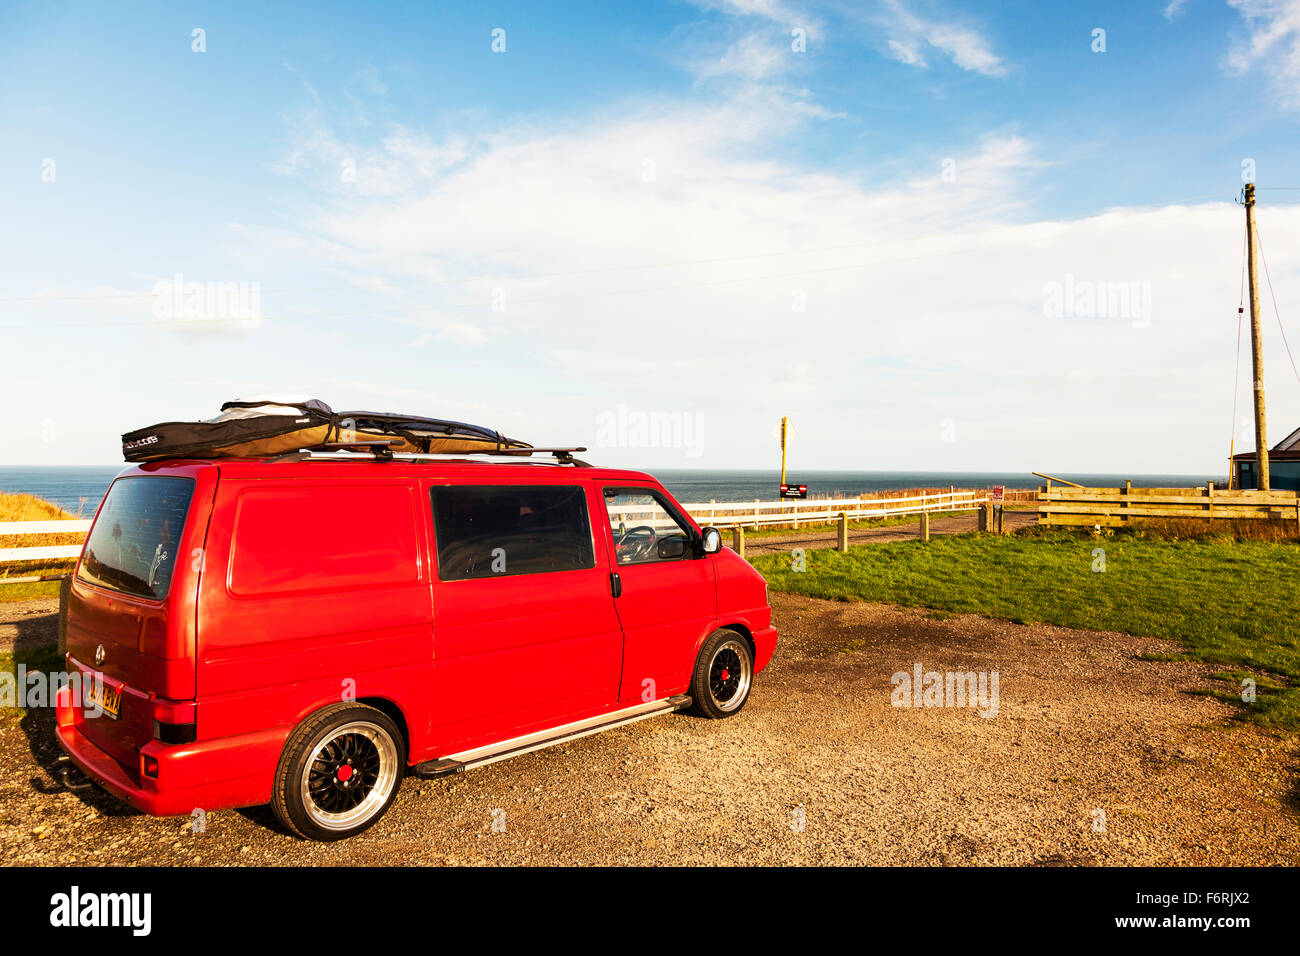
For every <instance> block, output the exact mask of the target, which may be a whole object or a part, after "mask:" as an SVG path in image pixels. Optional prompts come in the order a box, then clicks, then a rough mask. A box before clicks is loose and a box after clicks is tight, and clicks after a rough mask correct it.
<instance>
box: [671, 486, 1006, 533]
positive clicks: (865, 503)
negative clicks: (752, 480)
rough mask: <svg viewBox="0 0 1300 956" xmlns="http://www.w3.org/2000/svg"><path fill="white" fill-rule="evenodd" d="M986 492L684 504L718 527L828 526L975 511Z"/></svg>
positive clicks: (701, 519) (694, 515)
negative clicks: (844, 520) (843, 518)
mask: <svg viewBox="0 0 1300 956" xmlns="http://www.w3.org/2000/svg"><path fill="white" fill-rule="evenodd" d="M987 500H988V499H987V497H985V496H984V494H983V493H982V492H977V491H957V490H955V489H954V490H952V491H940V492H934V493H932V494H928V495H909V496H908V497H904V498H822V499H811V500H799V499H786V500H785V501H759V500H756V501H754V502H753V503H752V504H751V503H749V502H744V501H705V502H692V503H685V502H683V504H682V507H683V508H685V509H686V510H687V511H688V512H690V515H691V517H692V518H694V519H695V520H696V521H697V522H699V523H700V524H701V525H713V527H715V528H737V527H742V528H754V527H760V526H762V525H779V524H788V525H793V526H794V527H796V528H797V527H799V525H801V524H825V523H827V522H831V521H834V520H836V519H837V518H839V516H840V515H841V514H843V515H847V516H848V519H849V520H850V521H862V520H865V519H868V518H889V517H895V516H898V515H913V514H921V513H922V512H931V511H975V510H977V509H978V508H979V507H980V505H982V504H983V503H984V502H985V501H987Z"/></svg>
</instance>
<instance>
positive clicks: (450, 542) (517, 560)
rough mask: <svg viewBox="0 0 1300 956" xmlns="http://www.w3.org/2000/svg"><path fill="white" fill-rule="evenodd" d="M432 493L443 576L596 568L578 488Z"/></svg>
mask: <svg viewBox="0 0 1300 956" xmlns="http://www.w3.org/2000/svg"><path fill="white" fill-rule="evenodd" d="M430 494H431V496H432V502H433V522H434V536H435V538H436V539H437V545H438V577H439V578H440V579H441V580H443V581H464V580H467V579H470V578H492V577H503V576H506V575H512V574H542V573H545V572H549V571H575V570H578V569H580V568H594V567H595V566H596V558H595V551H594V549H593V547H592V541H591V522H590V520H589V519H588V517H587V493H586V491H585V490H584V489H583V488H582V487H580V486H578V487H570V486H557V485H450V486H445V487H441V488H432V489H430Z"/></svg>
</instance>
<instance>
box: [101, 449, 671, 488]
mask: <svg viewBox="0 0 1300 956" xmlns="http://www.w3.org/2000/svg"><path fill="white" fill-rule="evenodd" d="M206 468H219V469H221V470H222V471H223V472H225V473H228V474H229V475H230V476H231V477H247V478H270V477H284V478H321V477H330V478H335V477H337V478H355V477H358V476H364V477H367V478H370V477H379V476H382V475H386V474H387V475H392V474H394V473H401V474H405V475H417V476H439V477H441V476H446V477H449V478H475V479H489V478H493V477H502V476H507V475H508V476H510V477H517V476H519V475H520V474H523V473H525V472H526V471H536V472H537V474H538V476H539V477H540V476H542V475H545V476H546V480H547V481H550V480H554V479H555V478H559V477H563V478H581V479H583V480H586V479H589V478H597V479H600V480H602V481H610V480H613V481H652V482H655V483H656V484H657V483H658V479H656V478H654V477H653V476H652V475H649V474H646V473H645V472H640V471H632V470H629V469H625V468H605V467H601V466H597V465H589V466H584V467H574V466H573V465H566V464H562V463H560V462H557V461H532V460H529V459H517V460H505V461H502V460H492V461H479V460H475V459H471V458H441V459H438V458H434V459H430V458H404V457H394V458H391V459H387V460H379V459H375V458H372V457H369V456H365V457H363V456H348V457H344V456H313V457H310V458H303V459H283V460H278V461H277V460H276V459H274V458H167V459H163V460H160V461H150V462H142V463H140V464H137V465H131V466H129V467H128V468H126V469H125V470H124V471H123V472H122V474H124V475H125V474H146V475H157V474H173V475H188V474H194V473H196V472H198V471H200V470H203V469H206Z"/></svg>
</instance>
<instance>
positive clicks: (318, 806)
mask: <svg viewBox="0 0 1300 956" xmlns="http://www.w3.org/2000/svg"><path fill="white" fill-rule="evenodd" d="M775 646H776V629H775V628H774V627H772V624H771V609H770V608H769V606H768V603H767V587H766V584H765V582H764V581H763V578H762V577H761V576H760V575H759V574H758V573H757V572H756V571H755V570H754V569H753V568H751V567H750V566H749V565H748V564H747V563H746V562H745V561H744V559H742V558H741V557H739V556H738V555H737V554H736V553H735V552H733V551H731V550H729V549H724V548H722V543H721V535H720V534H719V532H718V531H717V529H715V528H704V529H701V528H700V527H699V526H698V525H696V523H695V522H694V521H693V520H691V517H690V515H688V514H686V512H685V511H683V510H682V508H681V506H680V505H679V504H678V503H677V502H676V501H675V500H674V499H673V497H672V495H670V494H669V493H668V492H667V491H666V490H664V488H663V487H662V486H661V485H660V484H659V483H658V482H657V481H655V480H654V479H653V478H651V477H650V476H648V475H645V474H640V473H637V472H632V471H618V470H612V469H605V468H594V467H589V466H584V465H582V464H581V463H576V464H575V463H573V462H572V461H570V462H569V463H567V464H565V463H554V464H551V463H547V464H542V463H536V462H532V461H527V462H524V461H515V462H501V461H491V460H490V461H477V460H466V459H460V460H454V461H429V460H413V459H403V458H398V459H394V460H377V459H374V458H362V457H341V456H338V455H334V456H312V455H310V454H307V453H299V454H298V455H288V456H281V457H280V458H274V459H224V460H216V461H212V460H206V461H200V460H184V461H181V460H170V461H161V462H152V463H149V464H144V465H140V466H138V467H132V468H128V469H126V470H125V471H123V472H122V473H121V474H120V475H119V476H118V477H117V479H116V480H115V481H114V482H113V485H112V487H111V488H110V489H109V492H108V495H107V496H106V497H105V499H104V501H103V503H102V504H101V505H100V508H99V512H98V514H97V515H96V517H95V523H94V526H93V527H92V528H91V531H90V533H89V535H88V536H87V539H86V544H85V547H84V549H83V552H82V555H81V559H80V561H79V562H78V565H77V570H76V574H75V578H74V580H73V583H72V588H71V594H70V597H69V599H68V605H67V666H68V670H69V673H72V674H76V673H78V672H79V673H80V675H81V678H82V684H83V686H90V687H96V686H97V687H98V688H99V690H98V693H96V694H94V695H93V697H91V698H88V697H85V696H82V697H81V698H80V699H78V698H79V695H76V694H73V693H72V692H71V690H70V689H65V691H64V692H63V693H62V694H61V695H60V697H59V701H58V736H59V741H60V743H61V744H62V746H63V748H64V750H66V751H67V753H68V754H69V756H70V757H71V758H72V760H73V761H74V762H75V763H76V765H77V766H78V767H80V768H81V770H83V771H84V772H85V773H87V774H88V775H89V776H90V777H91V778H93V779H94V780H95V781H97V782H98V783H99V784H100V785H101V786H102V787H103V788H105V789H106V790H108V791H109V792H111V793H113V794H115V795H116V796H117V797H119V798H121V799H122V800H125V801H126V802H127V803H129V804H131V805H132V806H134V807H136V808H138V809H140V810H142V811H144V812H146V813H151V814H159V815H163V814H190V813H191V812H192V811H193V810H194V809H195V808H201V809H203V810H205V811H209V810H215V809H221V808H227V807H239V806H251V805H257V804H265V803H268V802H269V803H270V804H271V805H272V806H273V808H274V809H275V812H276V814H277V815H278V817H279V818H280V820H281V821H283V823H284V825H285V826H286V827H288V828H289V829H291V830H292V831H294V832H295V833H297V834H299V835H301V836H304V837H309V838H312V839H317V840H337V839H341V838H343V837H347V836H351V835H353V834H356V833H359V832H361V831H362V830H364V829H366V828H367V827H369V826H370V825H371V824H373V823H374V822H375V821H376V820H378V819H379V817H380V816H381V815H383V813H384V811H385V810H387V808H388V806H389V805H390V804H391V803H392V801H393V799H394V797H395V796H396V794H397V789H398V787H399V786H400V784H401V781H402V778H403V777H404V776H405V775H406V774H407V773H408V772H409V773H414V774H417V775H420V776H425V777H430V776H439V775H443V774H450V773H457V772H459V771H462V770H465V769H468V768H470V767H474V766H479V765H483V764H487V763H492V762H495V761H498V760H503V759H505V758H507V757H511V756H514V755H516V754H522V753H528V752H530V751H533V750H538V749H540V748H542V747H547V746H551V745H553V744H556V743H560V742H563V741H568V740H573V739H575V738H577V737H581V736H585V735H587V734H592V733H597V732H599V731H601V730H605V729H608V728H611V727H615V726H619V725H622V724H626V723H630V722H632V721H636V720H642V719H645V718H647V717H652V716H655V715H657V714H663V713H667V712H670V711H674V710H679V709H686V708H689V709H691V710H693V711H694V712H695V713H697V714H699V715H702V716H705V717H715V718H716V717H727V716H730V715H732V714H735V713H737V712H738V711H739V710H740V709H741V707H743V706H744V704H745V701H746V699H747V698H748V696H749V692H750V687H751V682H752V680H753V677H754V675H755V674H756V673H758V672H759V671H761V670H762V669H763V667H764V666H766V664H767V662H768V661H769V660H770V659H771V657H772V653H773V650H774V649H775ZM96 679H98V681H96ZM73 686H75V685H73Z"/></svg>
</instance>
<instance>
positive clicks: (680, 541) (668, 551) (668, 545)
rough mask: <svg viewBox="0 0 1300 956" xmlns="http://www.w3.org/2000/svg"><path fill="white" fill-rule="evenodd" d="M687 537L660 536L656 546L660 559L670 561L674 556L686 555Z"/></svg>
mask: <svg viewBox="0 0 1300 956" xmlns="http://www.w3.org/2000/svg"><path fill="white" fill-rule="evenodd" d="M687 545H688V539H686V538H684V537H681V536H678V535H675V536H673V537H671V538H660V539H659V543H658V544H657V545H656V548H657V549H658V552H659V560H660V561H672V560H673V559H674V558H684V557H686V549H687Z"/></svg>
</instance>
